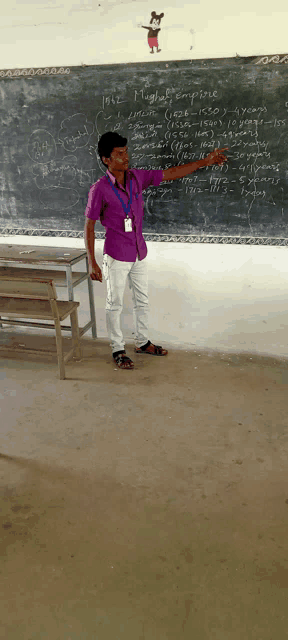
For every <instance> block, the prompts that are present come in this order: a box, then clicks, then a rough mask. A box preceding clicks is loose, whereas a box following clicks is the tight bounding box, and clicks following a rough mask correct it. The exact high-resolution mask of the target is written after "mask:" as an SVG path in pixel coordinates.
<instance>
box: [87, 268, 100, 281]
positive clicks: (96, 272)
mask: <svg viewBox="0 0 288 640" xmlns="http://www.w3.org/2000/svg"><path fill="white" fill-rule="evenodd" d="M89 276H90V278H91V280H98V281H99V282H102V271H101V269H100V267H99V265H98V264H89Z"/></svg>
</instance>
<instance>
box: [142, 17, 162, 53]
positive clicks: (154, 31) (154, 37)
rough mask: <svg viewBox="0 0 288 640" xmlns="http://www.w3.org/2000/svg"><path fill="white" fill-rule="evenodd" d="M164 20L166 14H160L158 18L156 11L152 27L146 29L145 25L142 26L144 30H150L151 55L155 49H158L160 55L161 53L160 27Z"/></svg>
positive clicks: (152, 19)
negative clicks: (159, 41)
mask: <svg viewBox="0 0 288 640" xmlns="http://www.w3.org/2000/svg"><path fill="white" fill-rule="evenodd" d="M162 18H164V13H160V15H159V16H158V15H157V14H156V11H152V13H151V20H150V26H149V27H145V26H144V25H143V24H141V27H142V29H148V44H149V47H150V53H154V47H155V48H156V51H157V53H160V51H161V49H159V45H158V33H159V31H161V29H160V27H159V25H160V22H161V20H162Z"/></svg>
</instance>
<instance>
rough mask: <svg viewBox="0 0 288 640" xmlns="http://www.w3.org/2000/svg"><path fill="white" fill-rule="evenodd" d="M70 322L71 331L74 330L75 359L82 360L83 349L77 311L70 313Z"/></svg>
mask: <svg viewBox="0 0 288 640" xmlns="http://www.w3.org/2000/svg"><path fill="white" fill-rule="evenodd" d="M70 322H71V329H72V344H73V349H74V358H81V357H82V349H81V345H80V336H79V326H78V315H77V309H74V311H72V313H70Z"/></svg>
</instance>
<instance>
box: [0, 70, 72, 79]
mask: <svg viewBox="0 0 288 640" xmlns="http://www.w3.org/2000/svg"><path fill="white" fill-rule="evenodd" d="M70 73H71V69H69V68H66V69H65V68H64V67H59V69H57V68H56V67H50V68H49V67H45V69H37V67H36V68H35V69H32V68H31V69H2V70H1V71H0V79H4V78H10V79H12V80H13V78H20V77H21V76H23V77H33V76H67V75H69V74H70Z"/></svg>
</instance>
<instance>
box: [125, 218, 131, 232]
mask: <svg viewBox="0 0 288 640" xmlns="http://www.w3.org/2000/svg"><path fill="white" fill-rule="evenodd" d="M124 225H125V231H132V220H131V218H125V220H124Z"/></svg>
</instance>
